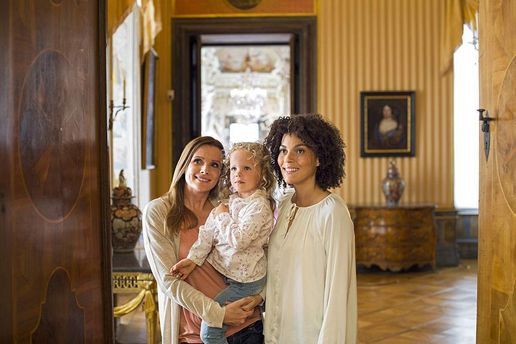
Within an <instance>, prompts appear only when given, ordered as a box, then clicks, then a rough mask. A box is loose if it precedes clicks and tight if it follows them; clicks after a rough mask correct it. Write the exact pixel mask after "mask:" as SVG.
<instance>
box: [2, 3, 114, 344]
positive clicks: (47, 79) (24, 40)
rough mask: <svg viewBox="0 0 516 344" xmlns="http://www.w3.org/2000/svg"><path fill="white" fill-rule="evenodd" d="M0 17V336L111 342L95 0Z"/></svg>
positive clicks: (11, 10)
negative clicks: (0, 27) (0, 253)
mask: <svg viewBox="0 0 516 344" xmlns="http://www.w3.org/2000/svg"><path fill="white" fill-rule="evenodd" d="M0 23H2V24H1V26H2V29H1V30H0V65H1V67H0V114H1V120H0V154H1V159H0V161H1V164H2V166H0V225H1V226H2V228H1V230H0V249H1V252H2V258H1V259H0V261H1V263H0V269H1V270H0V276H2V282H1V286H0V290H1V291H0V298H1V304H0V319H2V320H1V321H0V342H1V343H31V342H32V343H40V342H49V343H109V342H112V322H113V320H112V302H111V283H110V270H111V260H110V236H109V227H108V226H107V223H108V222H107V221H108V220H109V210H108V204H109V193H108V187H107V185H108V176H109V175H108V172H107V148H106V147H107V145H106V125H105V122H106V120H105V118H106V114H105V29H104V3H103V1H97V0H83V1H64V0H33V1H19V0H5V1H1V5H0Z"/></svg>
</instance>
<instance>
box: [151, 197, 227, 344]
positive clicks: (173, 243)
mask: <svg viewBox="0 0 516 344" xmlns="http://www.w3.org/2000/svg"><path fill="white" fill-rule="evenodd" d="M168 208H169V207H168V204H167V203H166V201H165V200H164V199H163V198H157V199H155V200H152V201H151V202H149V203H148V204H147V205H146V206H145V208H144V210H143V232H142V235H143V240H144V245H145V253H146V255H147V260H148V261H149V265H150V267H151V270H152V274H153V275H154V278H155V279H156V282H157V284H158V303H159V319H160V325H161V337H162V342H163V343H165V344H175V343H177V342H178V336H179V311H180V308H179V307H180V306H181V307H184V308H186V309H188V310H189V311H190V312H192V313H194V314H197V315H198V316H199V317H201V318H202V319H203V320H204V321H206V322H207V323H208V325H209V326H212V327H222V322H223V320H224V314H225V309H224V307H221V306H220V305H219V304H218V303H217V302H215V301H213V300H212V299H210V298H209V297H207V296H205V295H204V294H203V293H201V292H200V291H198V290H196V289H195V288H193V287H192V286H191V285H189V284H188V283H186V282H184V281H182V280H180V279H177V278H175V277H173V276H172V275H170V274H169V271H170V268H171V267H172V266H173V265H174V264H175V263H177V262H178V252H179V235H175V236H174V237H173V238H170V236H168V235H167V234H165V233H166V231H165V229H166V217H167V212H168Z"/></svg>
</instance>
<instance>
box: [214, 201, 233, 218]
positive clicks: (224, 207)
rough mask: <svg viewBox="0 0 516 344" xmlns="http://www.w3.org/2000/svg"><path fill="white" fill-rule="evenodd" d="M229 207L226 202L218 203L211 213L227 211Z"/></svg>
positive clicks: (216, 213) (217, 213)
mask: <svg viewBox="0 0 516 344" xmlns="http://www.w3.org/2000/svg"><path fill="white" fill-rule="evenodd" d="M228 212H229V208H228V204H227V203H220V204H219V205H218V206H217V208H215V210H213V215H215V216H217V215H219V214H222V213H228Z"/></svg>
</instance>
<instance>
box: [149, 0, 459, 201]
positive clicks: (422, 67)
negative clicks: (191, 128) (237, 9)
mask: <svg viewBox="0 0 516 344" xmlns="http://www.w3.org/2000/svg"><path fill="white" fill-rule="evenodd" d="M213 1H215V0H213ZM217 1H219V2H223V0H217ZM314 4H315V5H314V6H316V7H317V20H318V35H317V37H318V56H317V58H318V109H319V112H321V113H322V114H323V115H325V116H326V117H327V118H329V119H330V120H331V121H333V122H334V123H335V124H336V125H337V127H338V128H339V129H340V130H341V132H342V135H343V137H344V140H345V141H346V143H347V145H348V148H347V150H346V153H347V155H348V160H347V167H346V172H347V178H346V180H345V182H344V184H343V187H342V188H341V189H340V190H339V192H340V193H341V194H342V196H343V197H344V198H345V199H346V201H347V202H348V203H380V202H383V199H384V198H383V194H382V193H381V188H380V183H381V180H382V179H383V178H384V176H385V174H386V172H387V164H388V159H386V158H367V159H365V158H360V117H359V114H360V109H359V101H360V91H365V90H370V91H372V90H415V91H416V156H415V157H414V158H396V160H397V163H398V168H399V170H400V173H401V175H402V177H403V178H404V179H405V181H406V183H407V186H406V189H405V193H404V195H403V197H402V202H418V203H435V204H437V205H438V206H440V207H452V206H453V151H452V147H453V137H452V134H453V127H452V125H453V119H452V113H453V96H452V95H453V77H452V74H451V73H450V74H448V75H446V76H442V75H441V74H440V72H439V56H440V47H439V36H440V32H441V18H442V17H443V11H444V6H443V1H442V0H389V1H387V0H360V1H356V0H320V1H315V0H314ZM161 6H162V18H163V26H164V27H163V31H162V32H161V33H160V34H159V35H158V36H157V41H156V50H157V51H158V54H159V55H160V77H159V78H158V82H159V84H158V94H157V113H158V118H157V121H158V125H157V128H158V129H157V130H158V132H157V140H158V142H157V149H158V168H157V169H156V170H154V171H152V186H151V187H152V193H153V195H154V196H158V195H161V194H162V193H164V192H165V191H166V190H167V189H168V186H169V183H170V178H171V175H172V166H171V159H170V155H171V137H170V135H171V125H172V123H171V103H170V102H169V101H168V99H167V94H166V90H168V89H170V88H171V75H170V74H171V72H170V70H171V67H170V66H171V64H172V63H173V61H172V60H171V52H170V44H171V28H170V23H171V20H170V18H172V17H173V16H174V13H173V3H172V2H171V1H161Z"/></svg>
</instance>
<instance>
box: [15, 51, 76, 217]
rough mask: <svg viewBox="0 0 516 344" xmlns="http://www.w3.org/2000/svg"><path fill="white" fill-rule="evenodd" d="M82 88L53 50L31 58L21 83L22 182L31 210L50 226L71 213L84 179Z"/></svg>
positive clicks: (20, 134)
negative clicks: (34, 208) (33, 208)
mask: <svg viewBox="0 0 516 344" xmlns="http://www.w3.org/2000/svg"><path fill="white" fill-rule="evenodd" d="M81 84H82V82H81V78H80V77H79V75H78V74H77V69H76V68H74V66H73V64H72V63H71V62H70V61H69V59H67V58H66V57H65V56H64V55H63V54H62V53H61V52H59V51H56V50H53V49H47V50H43V51H42V52H41V53H40V54H39V55H38V56H37V57H36V59H35V60H34V61H33V62H32V63H31V66H30V69H29V70H28V72H27V76H26V79H25V82H24V84H23V90H22V98H21V104H20V113H19V116H20V121H19V142H20V144H19V149H20V160H21V166H22V171H23V178H24V182H25V187H26V188H27V192H28V193H29V195H30V198H31V200H32V202H33V204H34V206H35V207H36V208H37V210H38V211H39V213H40V214H41V215H42V216H43V217H45V218H47V219H49V220H51V221H58V220H62V219H63V218H64V217H65V216H66V215H67V214H68V213H69V212H70V211H71V210H72V208H73V206H74V204H75V202H76V200H77V196H78V195H79V190H80V188H81V185H82V179H83V176H84V159H85V147H84V145H83V144H82V142H84V134H83V128H82V125H83V124H84V112H83V108H82V107H81V99H80V98H78V97H77V92H76V91H77V89H81ZM74 90H75V92H74ZM72 99H74V100H75V101H70V100H72ZM27 143H28V144H27Z"/></svg>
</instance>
